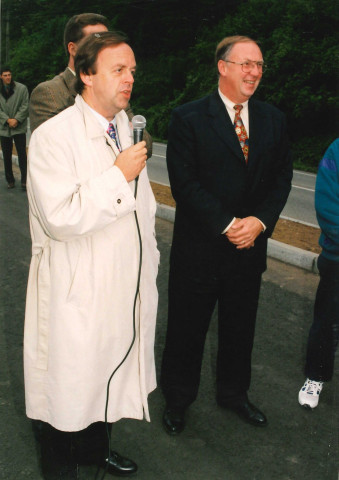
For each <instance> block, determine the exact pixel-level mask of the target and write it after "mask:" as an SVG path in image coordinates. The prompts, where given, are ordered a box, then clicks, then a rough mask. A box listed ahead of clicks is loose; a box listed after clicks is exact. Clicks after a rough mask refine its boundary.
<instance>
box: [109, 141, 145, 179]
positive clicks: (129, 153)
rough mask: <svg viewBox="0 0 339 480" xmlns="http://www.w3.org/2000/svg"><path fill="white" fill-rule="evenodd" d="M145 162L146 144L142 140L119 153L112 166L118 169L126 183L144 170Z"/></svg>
mask: <svg viewBox="0 0 339 480" xmlns="http://www.w3.org/2000/svg"><path fill="white" fill-rule="evenodd" d="M146 160H147V149H146V142H145V141H144V140H143V141H142V142H139V143H136V144H135V145H132V146H131V147H129V148H127V149H126V150H124V151H123V152H121V153H119V155H118V156H117V158H116V160H115V163H114V165H115V166H116V167H119V168H120V170H121V171H122V173H123V174H124V176H125V178H126V180H127V182H131V181H132V180H134V179H135V178H136V177H137V176H138V175H139V174H140V172H141V170H142V169H143V168H145V165H146Z"/></svg>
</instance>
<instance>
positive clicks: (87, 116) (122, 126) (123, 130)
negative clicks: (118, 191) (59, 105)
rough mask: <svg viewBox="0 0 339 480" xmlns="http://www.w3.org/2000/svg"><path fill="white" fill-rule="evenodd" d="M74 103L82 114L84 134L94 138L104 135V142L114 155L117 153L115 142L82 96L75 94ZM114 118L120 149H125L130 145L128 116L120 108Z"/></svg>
mask: <svg viewBox="0 0 339 480" xmlns="http://www.w3.org/2000/svg"><path fill="white" fill-rule="evenodd" d="M75 105H76V106H77V108H78V109H79V110H80V112H81V113H82V115H83V118H84V122H85V128H86V134H87V136H88V138H91V139H94V138H98V137H104V138H105V140H106V142H107V143H109V145H110V146H111V147H112V149H113V151H114V153H115V155H116V156H117V155H119V153H120V152H119V150H118V148H117V147H116V144H115V143H114V142H113V140H112V139H111V137H110V136H109V135H108V134H107V133H106V132H105V131H104V129H103V128H102V125H101V124H100V123H99V122H98V120H97V119H96V118H95V116H94V115H93V113H92V112H91V110H90V108H89V106H88V105H87V103H86V102H85V100H84V99H83V98H82V96H81V95H77V96H76V98H75ZM115 118H116V122H117V128H118V132H119V141H120V145H121V148H122V150H125V149H126V148H128V147H130V146H131V130H130V125H129V121H128V117H127V114H126V112H125V111H124V110H121V111H120V112H119V113H117V114H116V115H115Z"/></svg>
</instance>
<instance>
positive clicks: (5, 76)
mask: <svg viewBox="0 0 339 480" xmlns="http://www.w3.org/2000/svg"><path fill="white" fill-rule="evenodd" d="M0 77H1V80H2V81H3V83H4V84H5V85H9V84H10V83H11V81H12V74H11V72H2V74H1V75H0Z"/></svg>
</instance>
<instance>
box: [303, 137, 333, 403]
mask: <svg viewBox="0 0 339 480" xmlns="http://www.w3.org/2000/svg"><path fill="white" fill-rule="evenodd" d="M315 209H316V213H317V219H318V223H319V226H320V228H321V234H320V238H319V244H320V246H321V248H322V251H321V254H320V255H319V258H318V269H319V274H320V282H319V286H318V290H317V294H316V299H315V304H314V317H313V323H312V326H311V328H310V332H309V337H308V344H307V354H306V365H305V375H306V377H307V378H306V381H305V383H304V385H303V386H302V388H301V390H300V391H299V398H298V399H299V403H300V405H302V406H303V407H306V408H315V407H316V406H317V405H318V402H319V395H320V393H321V390H322V388H323V383H324V382H327V381H329V380H331V378H332V377H333V370H334V359H335V352H336V349H337V346H338V338H339V138H337V139H336V140H335V141H334V142H333V143H332V144H331V145H330V146H329V148H328V149H327V151H326V153H325V155H324V157H323V158H322V160H321V162H320V164H319V169H318V175H317V180H316V187H315Z"/></svg>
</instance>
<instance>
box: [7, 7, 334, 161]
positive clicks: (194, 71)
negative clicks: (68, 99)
mask: <svg viewBox="0 0 339 480" xmlns="http://www.w3.org/2000/svg"><path fill="white" fill-rule="evenodd" d="M7 9H9V12H10V32H11V37H10V46H11V51H10V60H11V61H10V63H11V66H12V69H13V72H14V73H15V78H17V79H18V80H19V81H22V82H23V83H26V84H27V85H28V87H29V89H30V90H31V89H32V88H33V87H34V86H35V85H36V84H37V83H39V82H41V81H43V80H46V79H47V78H50V77H52V76H54V75H56V74H57V73H59V72H60V71H62V70H63V69H64V67H65V65H66V62H67V59H66V56H65V53H64V51H63V46H62V37H63V29H64V26H65V23H66V21H67V19H68V18H69V17H70V16H71V15H74V14H76V13H80V12H85V11H93V12H97V13H102V14H103V15H106V16H107V17H108V18H111V26H112V28H113V29H119V30H121V31H124V32H126V33H127V35H128V36H129V38H130V40H131V44H132V45H133V48H134V51H135V54H136V59H137V63H138V73H137V77H136V82H135V86H134V90H133V98H132V107H133V110H134V112H136V113H142V114H144V115H145V116H146V117H147V123H148V129H149V131H150V132H151V133H152V134H153V135H154V136H155V137H157V138H160V139H163V140H165V139H166V138H167V125H168V121H169V117H170V113H171V111H172V109H173V108H175V107H176V106H178V105H180V104H182V103H185V102H188V101H191V100H194V99H197V98H199V97H202V96H204V95H206V94H208V93H209V92H211V91H212V90H213V89H215V88H216V86H217V75H216V67H215V65H214V51H215V47H216V45H217V43H218V42H219V41H220V40H221V39H222V38H223V37H225V36H228V35H237V34H239V35H247V36H250V37H252V38H254V39H255V40H258V41H259V42H260V45H261V48H262V51H263V53H264V58H265V61H266V62H267V64H268V65H269V68H268V71H267V73H265V75H264V77H263V79H262V82H261V84H260V87H259V88H258V91H257V92H256V96H257V97H258V98H260V99H262V100H264V101H267V102H270V103H272V104H274V105H276V106H277V107H278V108H280V109H281V110H282V111H284V112H285V113H286V115H287V119H288V125H289V130H290V137H291V140H292V144H293V150H294V158H295V165H296V166H297V167H298V168H301V166H302V165H305V168H308V169H313V170H315V169H316V168H317V165H318V161H319V159H320V158H321V155H322V153H323V152H324V150H325V149H326V147H327V146H328V144H329V143H330V142H331V141H332V140H333V139H334V138H336V137H337V136H338V114H337V112H338V107H339V99H338V70H339V68H338V65H339V61H338V44H339V42H338V17H339V4H338V0H223V1H220V0H185V1H182V0H111V1H110V2H107V1H106V0H96V1H93V0H64V1H63V2H60V1H56V0H16V1H15V2H12V1H11V0H3V20H2V21H3V23H2V29H1V30H2V32H4V31H5V30H4V28H3V26H4V18H5V16H4V12H6V11H7ZM112 15H113V17H112ZM2 40H3V42H2V46H3V52H4V48H5V47H4V43H5V42H4V34H3V33H2Z"/></svg>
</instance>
